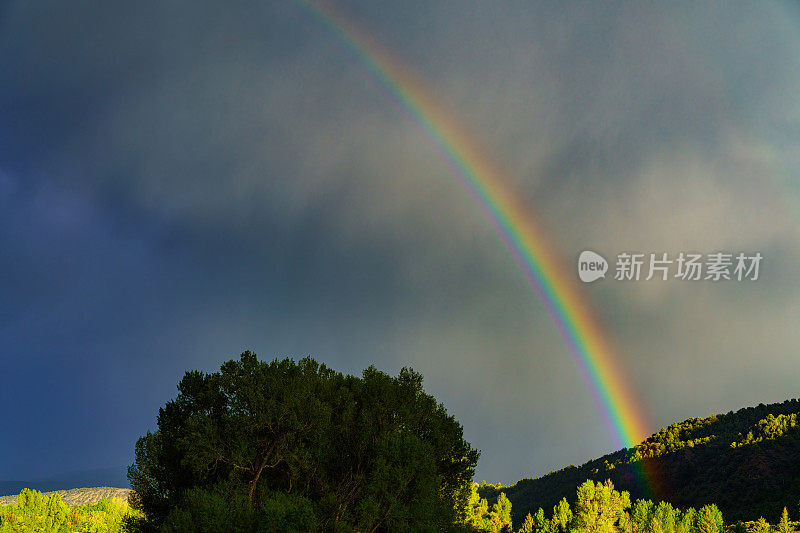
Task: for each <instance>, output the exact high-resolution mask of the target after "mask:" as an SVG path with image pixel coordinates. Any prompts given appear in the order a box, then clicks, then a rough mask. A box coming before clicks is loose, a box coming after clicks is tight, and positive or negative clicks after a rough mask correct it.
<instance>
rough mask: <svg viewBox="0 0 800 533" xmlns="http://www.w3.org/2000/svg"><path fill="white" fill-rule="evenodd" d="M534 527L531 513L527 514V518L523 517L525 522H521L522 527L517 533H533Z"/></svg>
mask: <svg viewBox="0 0 800 533" xmlns="http://www.w3.org/2000/svg"><path fill="white" fill-rule="evenodd" d="M535 527H536V525H535V524H534V523H533V517H532V516H531V513H528V516H526V517H525V521H524V522H522V527H521V528H520V530H519V532H518V533H534V532H535V531H536V530H535V529H534V528H535Z"/></svg>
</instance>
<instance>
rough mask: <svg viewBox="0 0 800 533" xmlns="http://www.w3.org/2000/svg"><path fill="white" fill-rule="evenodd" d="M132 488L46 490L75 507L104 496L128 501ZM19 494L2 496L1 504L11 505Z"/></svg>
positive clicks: (0, 498)
mask: <svg viewBox="0 0 800 533" xmlns="http://www.w3.org/2000/svg"><path fill="white" fill-rule="evenodd" d="M131 492H132V491H131V489H118V488H114V487H93V488H82V489H69V490H57V491H52V492H45V494H48V495H49V494H53V493H56V494H59V495H60V496H61V501H63V502H64V503H66V504H67V505H69V506H70V507H75V506H76V505H83V504H85V503H97V502H98V501H100V500H102V499H103V498H122V499H123V500H125V501H128V495H129V494H130V493H131ZM16 501H17V495H16V494H15V495H13V496H2V497H0V505H9V504H12V503H16Z"/></svg>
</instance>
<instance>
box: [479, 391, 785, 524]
mask: <svg viewBox="0 0 800 533" xmlns="http://www.w3.org/2000/svg"><path fill="white" fill-rule="evenodd" d="M799 416H800V401H798V400H787V401H786V402H783V403H779V404H771V405H763V404H761V405H759V406H757V407H748V408H745V409H741V410H739V411H737V412H735V413H734V412H729V413H727V414H721V415H713V416H710V417H708V418H690V419H688V420H684V421H683V422H678V423H674V424H672V425H671V426H669V427H667V428H663V429H661V430H660V431H659V432H657V433H655V434H654V435H652V436H650V437H649V438H648V439H647V440H645V441H644V442H642V443H641V444H639V445H638V446H636V447H635V448H632V449H628V450H620V451H617V452H614V453H611V454H608V455H606V456H603V457H600V458H599V459H594V460H592V461H589V462H588V463H586V464H584V465H582V466H579V467H575V466H572V465H571V466H569V467H567V468H564V469H562V470H559V471H557V472H552V473H550V474H547V475H546V476H543V477H540V478H538V479H522V480H520V481H518V482H517V483H516V484H514V485H510V486H503V487H496V486H492V485H487V486H485V487H483V488H481V489H480V492H481V494H482V495H483V496H484V497H486V498H487V499H489V500H490V503H492V501H493V500H494V499H496V498H497V496H498V495H499V493H500V492H505V493H506V496H508V498H509V499H510V500H511V503H512V517H513V519H514V523H515V524H520V523H522V520H524V517H525V515H527V514H528V512H531V513H535V512H536V510H537V509H538V508H539V507H542V508H544V509H545V510H546V511H547V513H548V514H549V513H550V512H551V511H552V508H553V506H554V505H555V504H556V503H558V501H559V500H560V499H561V498H563V497H566V498H567V499H568V500H570V501H572V500H573V499H574V495H575V491H576V487H577V486H578V485H580V484H581V483H582V482H584V481H586V480H587V479H592V480H596V481H604V480H606V479H611V480H612V481H613V482H614V485H615V486H616V487H617V488H618V489H620V490H627V491H629V492H630V493H631V497H632V499H633V498H639V497H649V498H651V499H655V500H665V501H669V502H670V503H672V504H673V505H676V506H678V507H682V508H685V507H695V508H698V507H701V506H703V505H706V504H709V503H716V504H717V505H718V506H719V508H720V509H721V510H722V512H723V514H724V515H725V518H726V521H729V522H731V521H736V520H757V519H758V518H759V516H762V515H763V516H764V517H766V518H768V519H769V520H770V521H775V520H776V519H777V517H778V516H779V514H780V512H781V510H782V509H783V507H784V506H787V507H788V508H789V509H792V510H794V509H796V508H797V502H798V498H800V425H798V417H799ZM632 465H633V466H632ZM642 467H643V469H644V471H645V472H647V473H648V480H649V481H648V483H647V485H646V486H643V484H642V483H641V482H640V481H639V476H637V475H636V474H635V472H636V471H638V469H641V468H642Z"/></svg>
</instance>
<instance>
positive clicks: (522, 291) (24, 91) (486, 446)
mask: <svg viewBox="0 0 800 533" xmlns="http://www.w3.org/2000/svg"><path fill="white" fill-rule="evenodd" d="M342 6H343V9H344V10H345V11H346V12H348V13H350V14H351V16H352V17H353V18H355V19H356V20H357V21H358V22H359V23H360V24H361V25H362V26H364V27H365V28H368V29H369V30H370V31H371V32H372V33H374V34H375V35H377V36H378V37H379V39H380V40H381V41H382V42H383V43H384V44H385V45H386V46H387V47H389V48H391V49H392V50H394V51H395V52H396V53H397V55H398V56H399V57H400V58H403V59H404V60H406V61H407V62H408V63H409V64H410V66H411V67H412V68H413V69H414V70H415V71H417V72H418V73H419V74H420V75H421V76H422V77H423V78H424V79H425V80H426V81H427V82H428V83H429V86H430V88H431V90H432V91H433V93H434V94H435V96H436V97H437V98H439V99H440V100H442V101H443V102H445V103H446V104H447V105H448V106H449V107H450V108H451V110H452V111H453V112H454V113H455V114H456V115H457V116H458V117H459V118H461V119H462V120H463V122H464V123H465V124H467V126H468V128H469V129H471V130H473V132H474V133H475V134H476V136H477V137H478V138H479V139H480V140H481V141H483V142H484V144H485V146H486V147H487V149H488V151H489V152H490V153H493V154H494V155H495V156H496V157H497V158H498V159H499V160H500V161H501V162H502V163H503V165H504V166H505V167H506V168H507V169H508V171H509V173H508V174H509V176H508V179H509V181H511V182H512V183H513V184H514V186H515V187H517V190H518V191H519V194H520V195H522V196H523V198H524V199H525V201H526V202H527V203H528V204H529V205H530V207H531V209H532V210H533V211H535V212H536V213H537V215H539V216H540V218H541V219H542V221H543V224H544V226H545V227H546V228H547V229H548V230H549V231H550V233H551V234H552V236H553V238H554V240H555V241H556V242H557V243H558V245H559V247H560V250H559V252H560V253H561V255H563V257H564V258H565V259H566V260H569V261H571V260H572V259H574V257H575V256H576V255H577V253H578V252H579V251H580V250H581V249H584V248H592V249H597V250H599V251H601V252H603V253H605V254H606V255H607V256H609V255H613V254H614V253H617V252H619V251H623V250H628V249H640V250H641V251H645V252H647V251H653V252H659V251H669V252H677V251H680V250H689V249H694V250H700V251H704V252H705V251H707V252H711V251H716V249H722V248H726V249H730V250H731V251H739V250H741V251H755V250H762V251H763V253H764V254H765V256H766V257H767V263H766V265H769V266H768V267H767V266H766V265H765V271H764V278H763V279H762V280H761V281H759V282H758V285H753V286H739V285H726V286H724V287H710V286H706V285H703V286H702V287H697V286H692V287H689V286H679V285H676V284H664V285H658V284H653V283H647V284H645V283H641V284H628V285H625V286H621V285H619V284H617V285H613V284H610V283H605V284H604V285H603V284H599V285H592V286H590V287H587V288H586V289H587V294H588V295H589V298H590V300H591V302H592V304H593V305H594V307H595V309H596V311H597V313H598V314H599V315H600V316H601V319H602V320H603V323H604V324H606V325H607V329H608V331H609V333H610V334H611V335H612V336H613V337H614V338H615V340H616V341H617V344H619V345H620V361H621V364H623V365H625V366H626V368H627V370H628V371H629V374H630V375H631V377H632V378H633V379H634V380H635V384H634V385H635V388H638V389H639V390H640V391H641V400H640V401H641V402H642V404H643V405H644V406H645V407H646V408H647V410H648V411H649V412H650V414H651V415H652V418H653V421H654V423H656V424H658V425H663V424H668V423H669V422H671V421H672V420H673V419H675V418H682V417H685V416H695V415H703V414H706V413H708V412H710V411H714V410H726V411H727V410H728V409H734V408H737V407H740V406H743V405H745V404H749V403H759V402H761V401H764V402H766V401H768V400H780V399H784V398H785V397H788V396H791V395H792V393H793V392H792V391H794V390H796V383H794V382H793V381H792V379H791V377H790V376H792V375H796V368H795V366H794V365H795V364H794V363H793V361H794V360H795V359H792V358H791V356H790V354H791V353H792V349H793V347H794V346H796V345H797V341H798V340H800V339H798V338H797V333H796V332H795V328H793V327H792V326H791V324H792V323H796V319H797V318H798V314H800V309H798V308H797V305H796V304H795V303H794V302H795V301H797V299H796V298H792V296H796V291H797V283H796V281H795V280H794V279H793V277H792V275H791V272H792V269H793V265H794V264H796V261H797V260H798V259H800V257H798V253H797V251H796V250H797V249H798V248H797V246H796V244H797V240H798V231H797V229H798V221H800V219H799V218H798V213H800V208H799V206H800V202H798V201H797V198H796V193H795V197H794V198H792V197H789V196H787V194H786V191H788V190H790V189H789V187H791V186H794V187H795V188H796V179H797V175H796V171H794V170H792V169H796V166H797V155H796V151H795V147H796V146H797V142H798V141H800V138H798V137H800V127H798V123H800V107H798V105H797V103H796V99H795V98H794V95H795V94H796V93H797V88H798V86H800V61H798V59H797V58H798V57H800V53H798V52H800V40H799V39H798V33H797V28H798V19H797V17H798V14H797V13H796V12H795V11H794V8H793V7H791V6H784V5H781V4H770V5H767V6H765V5H761V6H759V7H758V8H755V7H750V6H747V5H744V4H742V5H738V6H732V5H730V4H710V3H709V4H703V5H696V4H687V5H683V6H675V5H670V6H669V7H668V6H665V5H661V6H659V5H648V4H636V5H630V4H609V3H576V4H572V5H570V6H569V7H566V6H564V5H563V4H544V3H539V4H536V5H531V4H530V3H527V2H525V3H523V2H519V3H503V4H497V3H481V2H475V3H462V2H431V3H428V2H412V3H403V5H402V7H395V8H394V9H388V8H387V7H386V6H385V5H384V4H380V3H370V2H363V3H362V2H348V3H344V4H342ZM0 17H2V18H0V64H2V65H3V69H2V73H0V117H2V120H0V139H2V142H3V145H2V152H0V153H2V160H0V208H1V210H0V222H2V232H0V244H2V246H3V250H4V260H3V261H2V263H0V274H2V279H3V284H2V290H3V295H4V297H3V299H2V301H0V320H2V324H3V325H2V331H0V339H2V341H0V342H2V344H0V351H1V352H2V357H1V358H0V372H2V373H3V375H4V376H12V377H13V379H12V380H10V382H9V383H10V384H9V386H7V387H5V388H3V389H2V390H1V391H0V400H1V401H2V402H3V403H4V404H5V405H9V404H12V403H15V402H17V401H18V399H19V398H26V399H27V400H26V401H27V402H29V404H30V407H29V408H28V409H29V412H30V413H33V416H27V415H26V414H24V413H26V411H24V410H22V411H16V412H14V413H10V414H7V415H6V416H7V417H9V420H10V421H11V423H10V424H9V427H12V428H15V429H14V430H13V431H12V433H11V434H10V435H9V436H7V437H6V438H5V439H4V440H3V442H2V443H0V456H2V457H6V458H8V457H10V458H11V460H10V461H4V462H3V463H1V464H0V478H2V477H10V476H17V477H22V476H27V475H29V474H30V475H39V474H41V475H44V474H48V473H53V472H56V471H63V470H69V469H73V468H83V467H96V466H107V465H115V464H121V463H124V462H127V461H129V460H130V456H131V451H132V446H133V441H134V439H135V438H136V437H137V436H138V435H140V434H142V433H143V432H144V431H145V430H146V429H147V428H149V427H152V424H153V419H154V415H155V412H156V409H157V408H158V406H159V405H161V404H163V402H164V401H166V400H167V399H168V398H169V397H171V396H172V395H173V394H174V384H175V383H176V381H177V379H178V378H179V377H180V375H181V373H182V372H183V370H185V369H187V368H202V369H212V368H215V367H217V366H218V365H219V363H220V361H221V360H224V359H226V358H229V357H233V356H235V355H236V354H237V353H238V352H239V351H241V350H243V349H246V348H255V349H256V350H257V351H259V353H260V354H261V355H262V356H263V357H272V356H283V355H291V356H295V357H300V356H303V355H306V354H309V353H310V354H312V355H314V356H316V357H317V358H319V359H320V360H322V361H325V362H327V363H329V364H331V365H332V366H334V367H336V368H338V369H341V370H345V371H349V372H359V371H360V370H361V369H362V368H364V367H365V366H367V365H369V364H371V363H375V364H377V366H379V367H380V368H383V369H386V370H388V371H391V372H394V371H396V370H397V369H398V368H399V367H400V366H403V365H406V364H413V365H414V366H415V367H417V368H419V369H420V370H422V372H423V373H424V374H425V376H426V383H427V386H428V389H429V390H430V391H431V392H433V393H434V394H436V395H437V397H439V398H440V399H441V400H443V401H444V402H445V404H446V405H447V406H448V407H449V408H450V410H451V411H452V412H454V413H455V414H456V416H457V417H458V418H459V419H460V420H462V422H463V423H464V425H465V431H466V433H467V436H468V438H469V440H470V441H471V442H473V444H475V445H476V446H477V447H478V448H481V449H483V450H484V454H483V458H482V459H481V463H480V466H479V473H478V475H479V476H481V477H486V478H489V479H493V480H494V479H501V480H503V481H506V482H509V481H513V480H515V479H517V478H518V477H519V476H521V475H523V474H540V473H543V472H545V471H547V470H548V469H551V468H554V467H559V466H562V465H564V464H569V463H579V462H581V461H582V460H584V459H587V458H589V457H592V456H596V455H599V454H601V453H604V452H606V451H609V449H610V447H611V445H612V444H611V442H612V439H611V438H610V436H609V435H608V430H607V428H605V427H604V426H603V424H602V422H601V417H600V414H599V412H598V411H597V409H596V407H595V406H594V405H593V404H592V401H591V397H590V394H589V393H588V392H587V390H586V386H585V384H584V383H583V382H582V381H581V378H580V374H579V372H577V370H576V368H575V366H574V364H573V363H572V361H571V359H570V358H569V356H568V354H567V351H566V349H565V347H564V344H563V342H562V340H561V339H560V338H559V336H558V334H557V332H556V330H555V328H554V327H553V325H552V324H551V322H550V321H549V318H548V317H547V314H546V313H545V312H544V309H543V307H542V304H541V302H539V301H538V300H537V298H536V296H535V294H534V293H533V291H531V290H529V289H528V288H527V287H526V285H525V281H524V279H523V277H522V276H521V275H520V274H519V272H518V270H517V268H516V266H515V265H514V263H513V261H512V260H511V259H510V257H509V256H508V254H507V253H506V252H505V250H504V249H503V247H502V245H501V243H500V241H499V240H498V239H497V238H496V236H495V235H494V234H493V233H492V229H491V226H490V225H489V224H487V222H486V220H485V219H484V218H483V217H482V215H481V213H480V211H479V210H478V209H476V207H475V205H474V203H473V201H472V199H471V198H470V197H469V195H468V194H467V193H466V191H464V190H463V189H462V188H461V186H460V185H459V184H458V180H456V179H455V178H454V177H453V175H452V172H451V170H450V168H449V167H448V166H447V164H445V163H444V162H443V161H442V160H441V158H440V157H439V155H438V154H437V151H436V149H435V148H434V147H432V146H431V145H430V144H429V142H428V141H427V140H426V139H425V138H424V137H422V136H421V135H420V134H419V132H418V130H417V128H416V127H415V126H414V125H413V124H411V123H410V122H409V121H408V119H407V118H405V117H404V116H403V115H402V113H401V112H398V110H397V107H396V106H395V105H394V103H393V102H392V101H391V98H389V97H388V96H387V94H385V92H384V91H383V89H381V87H380V85H379V84H378V83H376V82H375V81H374V80H372V79H371V78H370V77H369V75H368V74H367V73H366V71H365V70H364V69H363V67H362V66H360V65H358V64H357V63H355V62H354V61H353V59H352V57H351V56H349V55H347V54H346V53H344V52H343V50H342V49H341V46H339V45H338V44H337V43H336V41H335V40H334V39H333V38H332V36H331V35H330V34H329V32H327V31H326V30H325V29H324V28H322V27H321V26H320V25H319V24H317V23H316V22H315V21H314V18H313V17H311V16H309V15H308V13H307V12H306V11H304V10H303V9H302V8H300V7H298V6H297V5H295V4H293V3H289V2H287V3H282V2H262V3H237V4H235V5H229V4H226V5H225V6H221V5H215V4H209V5H203V6H198V4H197V3H185V4H182V3H173V4H170V5H134V4H124V5H122V4H107V3H90V2H85V3H79V4H71V5H63V4H58V3H52V4H47V3H40V4H36V5H32V4H29V3H10V4H8V5H6V6H5V8H4V10H3V11H2V13H0ZM601 283H603V282H601ZM756 352H758V353H759V357H758V359H757V361H758V363H757V364H756V363H755V362H754V361H756V359H755V358H754V353H756ZM743 369H745V370H743ZM743 371H744V372H746V373H747V375H748V376H750V377H751V378H753V379H750V380H749V387H742V385H743V378H742V373H743ZM753 376H755V377H753ZM54 396H55V397H57V398H58V400H57V401H54V399H53V397H54ZM87 405H90V406H93V407H89V408H87V407H86V406H87ZM33 420H36V421H37V422H36V423H34V422H33ZM653 429H655V428H653ZM52 434H56V435H58V437H59V442H61V443H62V444H60V445H59V446H55V445H53V444H52V439H51V437H52ZM101 436H105V437H104V438H101ZM109 436H110V437H109ZM108 438H110V439H111V440H110V441H107V439H108ZM31 473H32V474H31Z"/></svg>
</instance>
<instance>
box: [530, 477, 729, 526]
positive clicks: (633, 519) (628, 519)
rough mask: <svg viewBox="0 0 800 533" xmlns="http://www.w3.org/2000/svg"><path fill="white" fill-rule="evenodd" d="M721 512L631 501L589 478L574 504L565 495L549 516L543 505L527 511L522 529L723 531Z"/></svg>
mask: <svg viewBox="0 0 800 533" xmlns="http://www.w3.org/2000/svg"><path fill="white" fill-rule="evenodd" d="M723 531H725V529H724V523H723V520H722V513H721V512H720V510H719V509H718V508H717V506H716V505H713V504H711V505H706V506H704V507H702V508H701V509H700V510H699V511H696V510H695V509H693V508H689V509H686V511H681V510H680V509H676V508H675V507H673V506H672V504H670V503H667V502H659V503H658V504H654V503H653V502H652V501H650V500H644V499H639V500H636V501H634V502H633V505H631V501H630V496H629V495H628V493H627V492H624V491H623V492H619V491H617V490H615V489H614V485H613V483H611V481H609V480H607V481H606V482H605V483H595V482H593V481H591V480H587V481H586V482H584V483H582V484H581V485H580V486H579V487H578V489H577V498H576V503H575V506H574V507H573V508H572V509H571V508H570V505H569V503H568V502H567V500H566V498H565V499H563V500H562V501H561V502H559V504H558V505H557V506H556V507H554V508H553V515H552V517H551V518H550V520H547V519H546V518H545V516H544V513H543V512H542V511H541V509H540V510H539V511H538V512H537V513H536V515H535V516H534V515H528V516H527V517H526V519H525V522H524V523H523V527H522V529H520V533H523V532H524V533H532V532H535V533H542V532H546V533H723Z"/></svg>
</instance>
